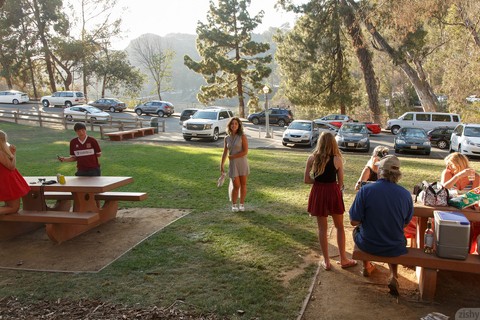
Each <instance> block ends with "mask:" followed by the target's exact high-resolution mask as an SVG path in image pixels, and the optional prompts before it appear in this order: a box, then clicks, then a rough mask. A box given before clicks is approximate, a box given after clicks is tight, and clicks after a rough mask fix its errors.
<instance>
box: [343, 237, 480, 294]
mask: <svg viewBox="0 0 480 320" xmlns="http://www.w3.org/2000/svg"><path fill="white" fill-rule="evenodd" d="M407 250H408V252H407V253H406V254H404V255H401V256H398V257H382V256H375V255H372V254H369V253H367V252H364V251H362V250H360V249H359V248H358V247H357V246H355V248H354V249H353V254H352V258H353V259H357V260H362V261H378V262H386V263H392V264H401V265H404V266H416V267H417V271H418V272H419V274H417V275H418V286H419V291H420V299H421V300H424V301H433V299H434V297H435V290H436V287H437V272H438V271H439V270H449V271H459V272H467V273H476V274H480V257H479V256H478V255H473V254H469V255H468V257H467V259H466V260H453V259H444V258H439V257H437V256H436V255H435V254H427V253H425V252H423V249H419V248H407Z"/></svg>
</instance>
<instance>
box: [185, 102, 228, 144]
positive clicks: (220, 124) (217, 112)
mask: <svg viewBox="0 0 480 320" xmlns="http://www.w3.org/2000/svg"><path fill="white" fill-rule="evenodd" d="M232 117H233V113H232V111H230V110H228V109H226V108H222V107H210V108H206V109H201V110H198V111H197V112H195V114H194V115H193V116H192V117H191V118H190V119H188V120H186V121H184V122H183V124H182V134H183V138H184V139H185V140H187V141H190V140H192V138H210V139H212V141H217V140H218V137H219V136H220V135H221V134H225V133H226V131H227V124H228V121H230V119H231V118H232Z"/></svg>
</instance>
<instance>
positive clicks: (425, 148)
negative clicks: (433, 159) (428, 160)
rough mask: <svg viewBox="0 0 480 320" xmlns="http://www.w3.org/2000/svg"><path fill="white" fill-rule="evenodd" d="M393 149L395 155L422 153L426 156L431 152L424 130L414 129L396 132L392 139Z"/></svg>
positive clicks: (407, 128)
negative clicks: (409, 152)
mask: <svg viewBox="0 0 480 320" xmlns="http://www.w3.org/2000/svg"><path fill="white" fill-rule="evenodd" d="M393 148H394V149H395V153H400V152H402V151H415V152H423V153H424V154H426V155H427V156H428V155H429V154H430V151H431V144H430V140H428V137H427V133H426V132H425V130H423V129H421V128H415V127H403V128H401V129H400V130H399V131H398V133H397V136H396V137H395V139H394V143H393Z"/></svg>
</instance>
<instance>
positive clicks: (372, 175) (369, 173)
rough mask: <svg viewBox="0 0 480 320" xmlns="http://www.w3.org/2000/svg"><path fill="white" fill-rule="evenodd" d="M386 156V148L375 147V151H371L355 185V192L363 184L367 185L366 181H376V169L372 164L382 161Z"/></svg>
mask: <svg viewBox="0 0 480 320" xmlns="http://www.w3.org/2000/svg"><path fill="white" fill-rule="evenodd" d="M386 155H388V148H387V147H385V146H377V147H375V149H373V153H372V156H371V157H370V160H368V162H367V164H366V165H365V167H364V168H363V170H362V173H361V174H360V178H359V179H358V181H357V183H356V184H355V190H360V188H361V187H362V186H363V185H364V184H365V183H368V181H377V179H378V177H377V171H378V168H377V166H375V165H374V164H375V163H377V162H378V161H380V159H382V158H383V157H385V156H386Z"/></svg>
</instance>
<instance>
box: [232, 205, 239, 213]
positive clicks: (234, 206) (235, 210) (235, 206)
mask: <svg viewBox="0 0 480 320" xmlns="http://www.w3.org/2000/svg"><path fill="white" fill-rule="evenodd" d="M232 212H238V207H237V205H236V204H234V205H233V206H232Z"/></svg>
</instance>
